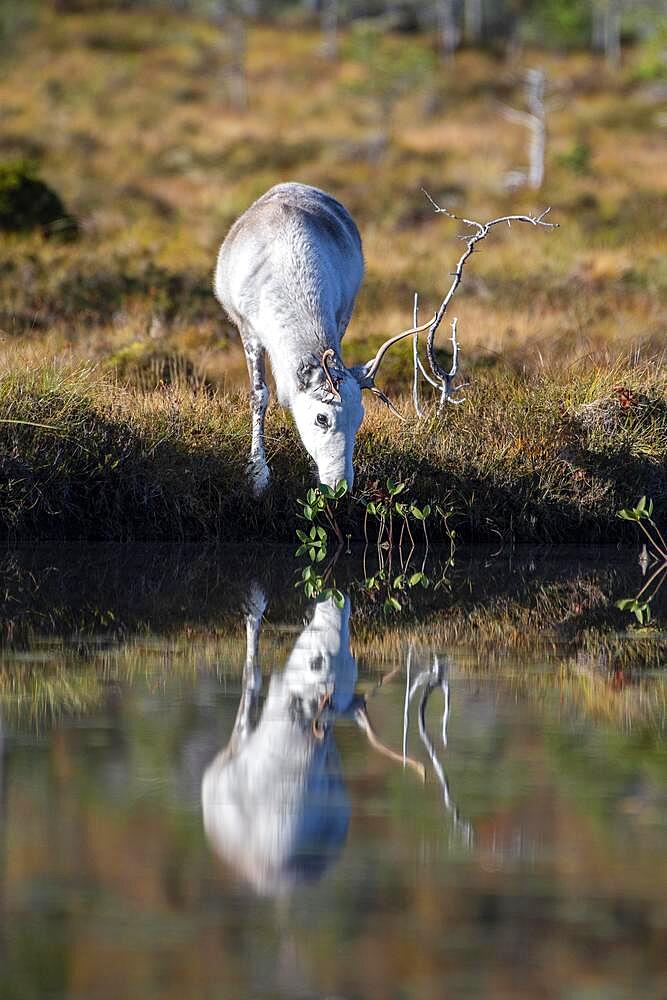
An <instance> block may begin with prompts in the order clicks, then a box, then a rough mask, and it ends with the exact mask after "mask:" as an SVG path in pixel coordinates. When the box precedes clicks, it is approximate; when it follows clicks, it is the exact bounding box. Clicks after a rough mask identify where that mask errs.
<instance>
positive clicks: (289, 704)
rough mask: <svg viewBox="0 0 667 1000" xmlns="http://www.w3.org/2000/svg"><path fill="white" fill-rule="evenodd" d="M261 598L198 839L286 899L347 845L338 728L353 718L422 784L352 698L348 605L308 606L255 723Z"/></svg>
mask: <svg viewBox="0 0 667 1000" xmlns="http://www.w3.org/2000/svg"><path fill="white" fill-rule="evenodd" d="M266 603H267V601H266V596H265V594H264V592H263V590H262V589H261V588H260V587H258V586H254V587H253V588H252V590H251V593H250V598H249V600H248V602H247V616H246V632H247V646H246V650H247V652H246V662H245V667H244V674H243V685H242V694H241V700H240V702H239V708H238V711H237V714H236V719H235V722H234V727H233V730H232V734H231V737H230V739H229V742H228V744H227V746H226V747H225V748H224V750H222V751H221V752H220V753H219V754H218V755H217V757H215V759H214V760H213V761H212V762H211V764H210V765H209V767H208V768H207V770H206V772H205V774H204V777H203V780H202V812H203V818H204V829H205V831H206V835H207V837H208V839H209V841H210V842H211V845H212V847H213V848H214V850H215V851H216V853H218V854H219V855H220V856H221V857H222V858H223V859H225V860H226V861H227V862H228V863H229V864H231V865H232V866H233V867H234V868H235V869H236V870H237V871H238V872H239V873H240V874H241V875H242V876H243V877H244V878H245V879H246V881H248V882H249V883H250V884H251V885H252V886H253V887H254V889H255V890H256V891H257V892H259V893H261V894H263V895H269V896H277V895H284V894H285V893H286V892H289V891H290V890H291V889H293V888H294V887H295V886H297V885H298V884H300V883H302V882H306V881H312V880H313V879H315V878H318V877H320V876H321V875H322V874H323V873H324V872H325V870H326V869H327V867H328V866H329V865H330V864H331V863H332V861H333V860H334V859H335V858H336V857H337V855H338V853H339V852H340V850H341V849H342V847H343V844H344V843H345V840H346V837H347V830H348V825H349V818H350V804H349V799H348V796H347V791H346V788H345V782H344V779H343V776H342V770H341V762H340V757H339V755H338V751H337V749H336V744H335V741H334V735H333V723H334V722H335V720H336V719H337V718H340V717H343V716H348V717H351V718H353V719H354V720H355V721H356V722H357V724H358V725H359V726H360V728H361V729H363V730H364V731H365V733H366V735H367V737H368V739H369V742H370V743H371V745H372V746H373V747H374V749H376V750H378V751H379V752H380V753H382V754H384V755H385V756H388V757H390V758H391V759H393V760H394V761H395V762H397V763H399V764H408V765H409V766H410V767H412V768H413V769H414V770H416V771H417V772H418V773H419V775H420V777H421V778H422V779H423V777H424V768H423V766H422V765H421V764H419V763H418V762H416V761H413V760H412V759H411V758H409V757H404V756H403V755H402V754H400V753H398V752H395V751H393V750H391V749H390V748H389V747H387V746H386V745H385V744H384V743H382V742H381V741H380V739H379V738H378V736H377V735H376V733H375V731H374V729H373V727H372V725H371V722H370V719H369V717H368V712H367V708H366V701H365V698H364V697H363V696H361V695H357V694H355V686H356V682H357V663H356V660H355V658H354V656H353V655H352V653H351V650H350V626H349V622H350V599H349V597H347V596H346V597H345V599H344V603H343V606H342V607H337V606H336V604H335V603H334V601H333V599H332V598H328V599H326V600H322V601H319V602H318V603H317V604H316V605H315V609H314V612H313V617H312V619H311V621H310V623H309V624H308V625H307V626H306V627H305V628H304V630H303V631H302V633H301V634H300V636H299V637H298V639H297V641H296V643H295V645H294V648H293V650H292V652H291V654H290V656H289V658H288V660H287V663H286V665H285V668H284V670H283V671H282V672H278V671H276V672H274V673H273V674H272V676H271V679H270V681H269V687H268V692H267V695H266V699H265V702H264V706H263V709H262V712H261V716H260V718H259V719H258V720H257V721H255V722H254V724H253V721H254V720H253V716H255V715H256V714H257V710H258V702H259V694H260V687H261V672H260V670H259V667H258V664H257V650H258V643H259V631H260V626H261V620H262V615H263V613H264V610H265V608H266Z"/></svg>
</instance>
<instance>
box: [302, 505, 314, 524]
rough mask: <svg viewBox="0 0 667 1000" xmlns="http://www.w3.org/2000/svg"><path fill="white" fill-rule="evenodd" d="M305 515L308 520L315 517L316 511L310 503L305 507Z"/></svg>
mask: <svg viewBox="0 0 667 1000" xmlns="http://www.w3.org/2000/svg"><path fill="white" fill-rule="evenodd" d="M303 516H304V517H305V519H306V520H307V521H312V520H313V519H314V517H315V511H314V510H313V508H312V507H311V506H310V505H309V504H306V505H305V507H304V508H303Z"/></svg>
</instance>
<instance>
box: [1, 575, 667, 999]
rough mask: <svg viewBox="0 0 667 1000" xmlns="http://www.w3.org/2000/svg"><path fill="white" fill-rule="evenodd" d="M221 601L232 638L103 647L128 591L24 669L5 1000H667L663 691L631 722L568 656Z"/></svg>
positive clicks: (50, 640) (17, 658)
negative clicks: (568, 677)
mask: <svg viewBox="0 0 667 1000" xmlns="http://www.w3.org/2000/svg"><path fill="white" fill-rule="evenodd" d="M281 558H285V557H283V556H281ZM589 568H590V567H589ZM145 570H146V573H147V574H148V576H150V575H151V572H153V571H152V570H151V568H150V567H148V568H147V569H146V568H145ZM30 572H31V574H32V576H33V577H34V578H39V577H38V574H37V572H36V570H34V568H33V569H31V570H30ZM576 572H578V573H579V574H580V575H581V567H579V568H578V569H577V571H576ZM501 575H502V574H501ZM612 575H613V574H612ZM21 579H23V577H21ZM170 579H171V578H170ZM216 579H217V581H218V582H217V584H216V586H217V587H218V588H219V587H220V586H221V585H222V586H224V587H226V588H227V589H226V592H229V593H231V592H232V591H233V592H234V594H235V595H236V598H235V599H236V605H235V607H234V608H232V609H231V610H230V609H229V608H227V607H226V606H225V611H224V614H223V612H222V611H220V614H219V621H218V628H217V630H216V631H215V632H214V633H213V632H212V630H211V629H212V626H211V622H210V620H208V619H207V626H206V629H205V630H201V629H197V628H196V627H195V626H194V625H190V626H185V625H184V624H183V621H181V620H179V627H178V630H177V631H176V632H171V633H170V632H169V630H168V629H165V627H164V623H161V624H160V628H159V630H158V631H153V628H152V623H151V621H150V620H144V621H143V624H142V625H141V626H139V623H138V622H137V621H134V622H133V628H132V629H131V630H128V629H126V628H125V627H123V628H120V627H118V625H117V624H116V626H114V627H112V628H111V629H109V628H107V629H106V631H104V630H103V629H102V628H101V626H99V622H100V621H101V620H102V619H103V618H104V616H105V615H107V616H111V618H110V619H109V618H107V619H106V621H107V623H108V621H109V620H111V621H114V622H116V623H117V622H118V617H119V614H121V613H124V614H125V617H126V618H129V617H130V616H129V613H128V610H127V605H123V604H122V601H121V599H120V598H119V596H118V591H114V594H113V596H112V597H110V598H109V601H108V602H107V604H106V605H103V602H100V600H99V598H100V594H99V593H96V594H95V601H94V603H95V615H96V616H97V621H98V630H97V632H94V631H93V630H91V629H90V628H88V631H87V632H85V630H84V628H83V625H82V621H83V619H82V618H81V616H82V615H83V612H82V608H83V607H84V606H85V607H86V608H87V609H88V611H90V601H89V598H90V600H92V598H91V597H90V593H89V596H88V598H86V600H87V601H88V603H85V602H84V603H81V602H79V604H77V606H76V608H74V609H72V608H69V609H68V615H70V618H68V619H67V620H68V621H70V624H69V626H68V629H64V628H63V629H62V630H61V631H59V622H60V621H61V620H62V619H63V605H62V601H61V604H60V605H59V608H60V611H59V614H60V615H61V617H60V618H59V617H58V614H56V610H55V607H52V617H51V626H50V630H49V634H48V635H47V634H46V633H45V630H43V631H42V633H41V634H40V633H39V630H38V629H36V628H35V627H34V621H33V624H32V625H31V631H30V634H29V637H28V633H27V632H26V633H25V635H24V636H23V637H22V638H21V640H20V641H18V640H17V638H16V628H15V631H14V634H13V638H12V639H11V641H7V642H6V644H5V648H4V650H3V652H2V656H1V660H2V662H1V667H2V671H3V676H4V677H5V680H6V681H7V678H11V679H12V680H11V683H9V682H7V683H6V685H5V688H4V689H3V690H4V702H3V703H2V705H3V708H2V711H3V722H2V773H1V776H0V782H1V787H2V796H1V799H0V803H1V806H0V808H1V813H0V858H1V862H0V913H1V915H2V925H1V927H0V961H1V966H0V996H2V998H3V1000H14V998H21V1000H24V998H26V1000H27V998H30V1000H32V998H42V997H54V998H56V997H58V998H59V997H63V998H64V997H67V998H77V1000H79V998H82V1000H83V998H86V1000H87V998H107V997H108V998H114V1000H116V998H119V997H123V998H125V997H127V998H135V997H136V998H153V997H160V998H172V997H173V998H174V1000H176V998H179V1000H184V998H190V997H193V998H194V997H216V998H218V997H219V998H236V997H238V998H246V997H247V998H253V997H257V998H260V997H261V998H265V997H266V998H269V997H285V998H316V997H318V998H347V1000H351V998H394V997H396V998H401V997H405V998H412V997H415V998H443V997H445V998H446V997H452V998H454V997H493V998H505V997H507V998H509V997H512V998H517V997H519V998H523V997H547V998H551V997H553V998H572V1000H575V998H576V1000H580V998H581V1000H584V998H585V1000H589V998H601V1000H602V998H604V1000H615V998H638V997H639V998H644V997H646V998H656V1000H658V998H665V997H667V744H666V742H665V728H664V714H665V713H664V687H663V688H661V689H660V688H658V690H662V692H663V694H662V695H660V694H658V695H657V696H656V687H655V685H659V684H660V683H662V678H661V676H660V675H659V672H656V671H655V670H653V672H652V675H651V676H649V677H648V678H647V683H648V686H647V687H646V688H641V689H638V690H639V694H638V693H637V691H635V692H634V693H633V694H632V704H631V708H632V711H630V708H628V709H627V711H626V709H625V708H624V707H623V705H621V707H620V711H616V708H615V707H614V705H613V704H612V705H611V708H610V702H609V701H608V699H607V696H606V695H605V698H604V699H603V700H602V701H595V700H594V695H595V691H596V690H597V689H596V685H597V684H599V677H598V675H597V674H596V673H595V670H593V671H592V672H590V670H589V661H590V658H591V656H592V655H593V654H592V653H591V652H590V645H589V647H587V650H588V652H586V653H584V652H582V649H580V648H579V649H577V650H576V651H575V653H574V654H573V647H572V640H571V638H570V640H569V641H568V642H567V643H565V642H561V641H559V640H558V639H557V638H556V639H554V637H553V636H550V637H549V638H548V641H544V642H536V643H534V644H530V643H529V644H526V643H523V644H521V643H519V644H517V642H516V641H514V642H513V643H512V644H508V645H507V647H506V648H501V647H502V642H503V640H502V636H500V637H499V638H498V639H497V640H496V641H495V644H494V646H493V648H492V647H491V646H489V645H488V642H487V645H486V646H485V647H484V649H483V650H481V651H480V648H479V645H477V646H476V645H475V644H474V643H472V642H470V641H469V640H466V639H465V638H461V637H460V636H459V638H458V640H457V641H456V643H447V642H446V641H445V640H444V639H442V638H441V639H440V640H439V641H431V642H429V643H424V642H420V641H418V638H419V634H420V630H421V629H422V627H423V626H424V627H425V625H426V624H427V621H426V618H428V620H432V618H433V615H434V612H433V609H432V608H431V609H430V610H429V611H428V612H425V616H426V617H425V618H424V619H421V620H420V617H419V613H418V611H417V612H416V614H415V615H414V616H413V617H412V618H411V619H410V622H409V624H408V622H407V620H406V624H405V628H404V631H403V630H402V629H403V626H402V625H401V623H400V621H399V622H398V624H397V623H396V622H394V623H393V625H392V627H391V641H389V640H388V639H387V632H386V629H385V627H384V626H383V625H382V624H380V623H379V620H378V624H377V639H373V628H374V626H373V620H372V619H371V620H370V621H371V624H370V625H369V624H368V620H366V623H365V625H364V629H363V637H362V635H361V631H360V630H357V629H356V628H355V614H356V609H355V607H354V606H353V603H354V599H355V595H354V592H353V589H352V588H348V589H347V590H346V591H345V595H346V596H345V603H344V606H343V607H342V608H338V607H336V606H335V604H334V602H333V601H332V600H328V601H323V602H320V603H319V604H317V605H315V604H313V603H312V602H311V604H310V606H309V605H308V604H307V603H304V601H303V600H301V601H300V602H299V600H298V596H295V595H294V594H293V593H292V592H290V593H287V592H286V591H285V589H284V587H282V589H281V590H280V594H276V591H275V581H273V583H271V584H265V583H264V582H263V581H262V579H261V574H257V573H256V572H255V571H253V573H248V576H247V579H246V578H243V574H242V573H241V572H240V571H239V569H238V567H235V569H234V578H233V579H231V578H230V579H227V577H226V575H225V570H224V569H223V570H221V571H220V573H219V574H218V577H217V578H216ZM596 579H597V578H596ZM221 580H222V584H221V583H220V581H221ZM225 581H227V582H226V583H225ZM552 582H553V581H552ZM561 584H562V580H560V581H558V586H559V587H560V586H561ZM181 585H182V583H181ZM160 586H163V584H162V583H161V584H160ZM178 586H179V583H178V573H177V574H176V576H175V577H174V578H173V579H171V585H170V587H171V590H172V591H173V590H174V589H178ZM193 586H194V584H193V581H192V579H191V578H189V579H188V581H187V589H188V591H189V593H186V592H185V591H184V593H183V594H182V600H181V602H180V604H179V600H178V599H175V604H174V608H176V607H180V608H181V609H182V608H187V606H188V600H189V595H191V593H192V587H193ZM207 586H208V585H207ZM281 586H282V585H281ZM587 586H588V583H587ZM128 587H129V584H128ZM84 589H85V588H84ZM93 589H94V588H93ZM130 589H131V588H130ZM292 591H293V588H292ZM210 592H211V593H212V592H213V588H211V590H210ZM559 592H560V591H559ZM128 593H129V591H128ZM142 593H144V594H145V588H144V591H142ZM216 593H219V591H216ZM350 595H352V596H350ZM61 597H62V595H61ZM177 597H178V595H177ZM49 599H50V598H49ZM203 599H204V598H200V600H203ZM36 600H37V598H36V597H35V601H36ZM128 600H129V603H130V604H131V603H132V600H134V602H135V603H136V602H140V601H141V598H140V597H139V596H137V597H135V598H134V599H132V598H129V599H128ZM211 600H213V598H211ZM53 601H54V602H55V597H54V598H53ZM295 601H296V602H297V603H296V604H295V603H294V602H295ZM223 603H224V602H223ZM436 603H437V602H436ZM98 605H99V607H98ZM119 608H121V611H120V612H119ZM272 608H274V609H277V610H276V611H275V612H274V611H273V610H272ZM35 614H39V615H44V614H46V612H45V610H44V608H43V607H40V608H38V610H37V611H36V612H35ZM77 615H78V616H79V627H78V628H77V629H74V628H73V627H72V625H71V616H74V617H76V616H77ZM173 615H174V617H177V613H176V611H175V610H174V612H173ZM64 617H65V618H67V615H65V616H64ZM84 617H85V616H84ZM156 617H157V613H156ZM186 617H187V615H186ZM35 620H36V619H35ZM31 621H32V620H31ZM86 621H88V619H86ZM369 634H370V636H371V638H370V639H369V638H368V637H369ZM430 634H431V635H432V634H433V633H432V632H431V633H430ZM444 634H445V635H446V629H445V633H444ZM415 637H417V638H415ZM573 655H574V662H575V664H576V665H577V666H576V668H575V674H577V679H578V680H577V682H578V681H579V678H580V675H584V682H583V685H582V684H580V685H579V687H578V688H577V689H576V690H577V692H578V693H577V694H576V696H575V695H574V694H573V691H574V688H573V686H572V684H570V685H569V686H568V685H567V684H564V682H563V678H564V676H565V672H569V673H570V674H571V673H572V662H573ZM606 655H607V656H609V655H610V654H609V652H608V650H607V654H606ZM618 655H620V654H618ZM623 655H624V656H625V654H623ZM587 657H588V659H587ZM487 659H488V660H492V661H493V668H492V669H483V663H484V661H485V660H487ZM480 663H482V667H480ZM605 669H606V671H607V672H606V674H605V677H606V678H608V679H609V684H608V687H609V691H611V692H612V695H611V696H610V697H612V698H615V697H617V696H618V697H619V698H624V697H625V696H626V695H625V693H624V692H623V691H622V690H621V688H622V687H623V683H624V682H623V681H619V680H618V670H616V672H614V667H613V664H611V665H609V664H607V667H606V668H605ZM589 672H590V676H589ZM598 673H599V671H598ZM627 675H628V667H627V663H626V661H624V676H627ZM28 677H30V684H31V685H32V687H30V688H29V691H28V695H29V697H26V694H25V692H23V693H22V688H21V685H22V684H24V685H25V684H27V678H28ZM37 678H39V684H38V683H37ZM49 678H51V680H52V686H51V687H49V686H48V683H47V681H48V679H49ZM605 683H606V681H605ZM12 685H13V687H12ZM651 685H653V686H651ZM12 691H13V692H14V695H15V697H13V696H12ZM411 691H412V698H410V694H411ZM582 691H583V692H584V694H583V696H582ZM613 692H616V693H615V694H614V693H613ZM644 697H645V698H646V700H647V705H649V708H650V711H648V712H647V715H646V716H645V717H644V716H643V715H642V711H641V704H640V703H641V700H642V698H644ZM656 697H657V701H656ZM661 698H662V699H663V700H662V701H660V699H661ZM638 704H639V709H638V707H637V706H638ZM656 705H657V706H658V708H657V709H656ZM660 705H662V709H660ZM406 706H407V711H406ZM420 706H421V709H423V717H421V718H420V714H421V710H420ZM661 712H662V714H661Z"/></svg>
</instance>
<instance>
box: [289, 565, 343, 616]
mask: <svg viewBox="0 0 667 1000" xmlns="http://www.w3.org/2000/svg"><path fill="white" fill-rule="evenodd" d="M331 568H332V566H329V567H328V569H327V570H326V571H325V572H324V573H318V572H317V569H316V568H315V566H313V564H312V563H309V564H308V565H307V566H304V567H303V569H302V571H301V577H300V579H299V580H297V582H296V583H295V585H294V586H295V587H303V592H304V594H305V595H306V597H308V598H310V599H311V600H313V599H314V600H319V601H325V600H328V599H330V600H332V601H333V602H334V604H335V605H336V607H337V608H342V607H343V605H344V603H345V595H344V594H343V592H342V590H339V589H338V587H336V585H335V582H333V583H331V584H330V583H329V582H328V581H329V575H330V573H331Z"/></svg>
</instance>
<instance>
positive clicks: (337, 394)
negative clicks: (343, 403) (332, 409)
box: [322, 347, 340, 403]
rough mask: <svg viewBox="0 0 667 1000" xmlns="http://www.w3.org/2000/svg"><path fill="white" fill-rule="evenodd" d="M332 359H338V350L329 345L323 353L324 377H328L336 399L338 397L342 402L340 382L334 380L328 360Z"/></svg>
mask: <svg viewBox="0 0 667 1000" xmlns="http://www.w3.org/2000/svg"><path fill="white" fill-rule="evenodd" d="M330 359H331V360H332V361H335V360H336V352H335V351H334V350H333V348H331V347H327V349H326V351H325V352H324V354H323V355H322V369H323V371H324V377H325V378H326V380H327V382H328V384H329V389H330V390H331V393H332V395H333V397H334V399H336V400H337V401H338V402H339V403H340V392H339V391H338V384H337V383H336V382H335V381H334V378H333V376H332V374H331V371H330V370H329V366H328V362H329V360H330Z"/></svg>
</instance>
